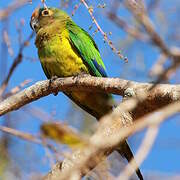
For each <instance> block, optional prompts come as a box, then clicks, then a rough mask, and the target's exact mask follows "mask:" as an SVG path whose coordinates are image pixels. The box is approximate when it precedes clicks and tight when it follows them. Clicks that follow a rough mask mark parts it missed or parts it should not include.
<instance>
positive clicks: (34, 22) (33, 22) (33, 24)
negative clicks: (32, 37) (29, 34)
mask: <svg viewBox="0 0 180 180" xmlns="http://www.w3.org/2000/svg"><path fill="white" fill-rule="evenodd" d="M38 25H39V22H38V19H36V18H35V17H33V16H32V17H31V21H30V26H31V29H32V30H33V31H36V28H37V27H38Z"/></svg>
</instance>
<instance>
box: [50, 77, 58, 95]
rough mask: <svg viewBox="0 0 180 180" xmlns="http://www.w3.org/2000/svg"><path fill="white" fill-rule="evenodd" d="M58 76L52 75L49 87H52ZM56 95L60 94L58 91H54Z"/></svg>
mask: <svg viewBox="0 0 180 180" xmlns="http://www.w3.org/2000/svg"><path fill="white" fill-rule="evenodd" d="M57 78H58V77H57V76H52V77H51V79H50V80H49V87H51V84H52V83H53V82H54V81H55V80H56V79H57ZM53 95H54V96H57V95H58V91H57V92H53Z"/></svg>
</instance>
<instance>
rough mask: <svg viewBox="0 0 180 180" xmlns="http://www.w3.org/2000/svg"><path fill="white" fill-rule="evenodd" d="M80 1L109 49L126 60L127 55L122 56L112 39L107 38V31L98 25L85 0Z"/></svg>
mask: <svg viewBox="0 0 180 180" xmlns="http://www.w3.org/2000/svg"><path fill="white" fill-rule="evenodd" d="M80 1H81V2H82V3H83V4H84V6H85V7H86V9H87V10H88V12H89V14H90V16H91V18H92V20H93V22H94V23H95V25H96V26H97V29H98V31H100V33H101V34H102V35H103V37H104V40H105V41H106V42H107V43H108V44H109V46H110V47H111V49H112V50H113V51H114V52H115V53H116V54H117V55H118V56H119V57H120V58H121V59H123V60H124V61H126V62H127V61H128V59H127V57H124V56H123V55H122V54H121V52H120V51H118V50H117V49H116V48H115V46H114V45H113V43H112V41H111V40H109V38H108V36H107V33H105V32H104V31H103V30H102V28H101V27H100V25H99V24H98V22H97V20H96V19H95V17H94V15H93V11H92V8H90V7H89V6H88V5H87V3H86V1H85V0H80Z"/></svg>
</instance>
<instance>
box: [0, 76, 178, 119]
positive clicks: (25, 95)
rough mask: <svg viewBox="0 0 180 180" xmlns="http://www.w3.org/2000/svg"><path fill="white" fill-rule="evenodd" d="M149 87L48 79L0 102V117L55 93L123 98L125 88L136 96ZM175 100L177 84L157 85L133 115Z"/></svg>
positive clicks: (121, 82) (120, 82)
mask: <svg viewBox="0 0 180 180" xmlns="http://www.w3.org/2000/svg"><path fill="white" fill-rule="evenodd" d="M151 86H152V84H150V83H138V82H134V81H128V80H123V79H119V78H98V77H92V76H85V77H68V78H59V79H57V80H55V81H53V82H52V83H51V84H50V81H49V80H44V81H39V82H37V83H36V84H34V85H32V86H30V87H28V88H26V89H24V90H22V91H21V92H19V93H17V94H15V95H13V96H11V97H9V98H7V99H5V100H4V101H2V102H1V103H0V116H2V115H4V114H6V113H8V112H10V111H13V110H17V109H19V108H20V107H22V106H24V105H26V104H28V103H31V102H33V101H35V100H37V99H40V98H41V97H44V96H47V95H49V94H51V93H55V92H57V91H71V90H73V91H75V90H77V91H93V92H95V91H99V92H108V93H113V94H119V95H122V96H124V93H126V91H127V90H129V89H131V91H133V93H134V94H135V95H138V94H141V93H142V92H145V91H147V90H149V89H150V88H151ZM179 99H180V85H170V84H159V85H157V86H156V88H154V90H153V91H151V93H150V94H149V95H148V97H147V99H146V101H145V102H143V106H139V107H138V108H137V109H136V113H137V114H138V113H139V114H141V113H145V112H150V111H152V110H154V109H156V108H157V107H161V106H164V105H166V104H169V103H170V102H172V101H175V100H179Z"/></svg>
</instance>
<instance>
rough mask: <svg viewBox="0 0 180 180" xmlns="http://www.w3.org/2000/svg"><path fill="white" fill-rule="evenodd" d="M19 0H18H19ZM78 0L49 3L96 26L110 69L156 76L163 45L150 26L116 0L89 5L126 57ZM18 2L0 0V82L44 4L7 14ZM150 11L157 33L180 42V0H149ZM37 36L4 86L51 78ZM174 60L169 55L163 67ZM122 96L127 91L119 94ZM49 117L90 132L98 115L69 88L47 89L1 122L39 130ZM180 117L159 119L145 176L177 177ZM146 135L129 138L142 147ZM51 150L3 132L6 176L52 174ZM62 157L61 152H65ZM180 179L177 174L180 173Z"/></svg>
mask: <svg viewBox="0 0 180 180" xmlns="http://www.w3.org/2000/svg"><path fill="white" fill-rule="evenodd" d="M19 2H20V1H19ZM79 2H80V1H78V0H72V1H71V0H61V1H60V0H54V1H51V0H47V1H46V3H47V5H48V6H54V7H59V8H62V9H63V10H65V11H66V12H67V13H68V14H69V15H72V13H73V17H72V19H73V20H74V21H75V22H76V23H77V24H78V25H79V26H81V27H82V28H83V29H85V30H86V31H88V33H89V34H91V35H92V36H93V38H94V40H95V42H96V44H97V45H98V47H99V49H100V53H101V56H102V59H103V60H104V63H105V66H106V69H107V72H108V76H110V77H120V78H123V79H128V80H134V81H138V82H152V81H154V79H155V78H154V77H153V76H152V75H151V71H152V69H153V67H154V66H153V65H154V63H155V62H156V61H157V60H158V59H159V58H160V50H159V49H158V48H157V47H155V46H154V45H153V44H152V43H151V41H150V39H149V37H148V34H147V33H146V32H145V31H144V29H143V28H142V26H141V25H140V24H139V23H138V22H137V21H136V20H135V18H134V17H133V16H132V14H131V13H130V12H129V11H128V10H127V8H126V7H125V6H124V5H123V3H122V1H120V0H119V1H118V0H111V1H109V0H91V1H87V3H88V5H89V6H90V7H92V8H93V14H94V16H95V17H96V20H97V21H98V22H99V25H100V26H101V28H102V29H103V31H104V32H106V33H107V34H108V37H109V38H110V39H111V40H112V42H113V44H114V46H115V47H116V48H117V49H118V50H120V51H121V52H122V53H123V55H124V56H127V57H128V63H125V62H124V61H123V60H121V59H120V58H119V57H118V56H117V54H116V53H114V52H113V51H112V50H111V48H110V47H109V45H108V44H107V43H104V40H103V36H102V35H101V33H99V32H97V27H96V26H95V25H94V24H93V23H92V19H91V17H90V15H89V13H88V11H87V9H86V8H85V7H84V5H83V4H80V3H79ZM15 3H18V1H15V0H14V1H13V0H1V1H0V83H2V82H3V81H4V79H5V78H6V77H7V74H8V72H9V69H10V67H11V66H12V64H13V61H14V59H15V58H16V56H17V55H18V53H19V50H20V47H21V44H22V43H23V42H24V41H25V40H27V39H28V37H29V36H30V34H31V33H32V30H31V28H30V25H29V22H30V17H31V14H32V12H33V11H34V9H35V8H36V7H39V6H42V4H41V2H40V0H33V1H32V2H31V3H30V2H29V3H25V4H24V5H22V6H19V7H17V8H16V9H15V10H13V12H10V13H9V15H8V16H6V17H4V18H2V17H3V16H1V15H2V14H1V13H2V12H3V10H5V9H6V8H8V7H9V6H12V5H14V4H15ZM145 4H146V8H147V11H148V15H149V17H150V18H151V20H152V21H153V23H154V26H155V29H156V31H157V32H158V34H159V35H160V36H161V37H162V38H163V40H164V42H165V43H166V45H168V46H180V24H179V18H180V3H179V0H146V1H145ZM77 7H78V8H77ZM130 29H136V30H138V32H140V34H139V35H138V36H136V37H133V36H131V35H130V33H127V31H129V30H130ZM34 41H35V37H34V36H33V37H32V38H31V39H30V41H28V43H26V46H25V47H24V49H23V51H22V55H23V58H22V61H21V62H20V63H19V64H18V65H17V66H16V68H15V70H14V71H13V74H12V76H11V78H10V80H9V82H8V87H7V89H6V91H5V94H6V93H8V92H10V91H11V90H12V89H13V88H14V87H17V86H18V87H19V88H20V89H21V88H22V89H23V88H25V87H28V86H30V85H31V84H34V83H35V82H37V81H40V80H44V79H46V77H45V75H44V73H43V70H42V68H41V65H40V62H39V59H38V56H37V49H36V47H35V45H34ZM166 66H169V61H167V62H166V63H165V67H166ZM179 80H180V79H179V72H178V71H177V72H176V74H173V76H171V78H170V80H169V83H179ZM115 98H116V101H117V102H120V101H121V97H120V96H115ZM45 121H60V122H63V123H66V124H68V125H70V126H71V127H73V128H75V129H76V130H77V131H80V132H81V133H85V134H87V135H89V134H92V133H93V131H94V126H95V124H96V120H95V119H94V118H93V117H92V116H90V115H88V114H87V113H85V112H84V111H82V110H81V109H80V108H79V107H77V106H76V105H75V104H74V103H72V101H70V100H69V99H68V98H67V97H66V96H65V95H64V94H62V93H59V94H58V96H53V95H49V96H47V97H44V98H41V99H40V100H38V101H35V102H33V103H31V104H29V105H26V106H24V107H23V108H21V109H20V110H18V111H15V112H12V113H9V114H7V115H5V116H3V117H0V124H1V125H2V126H8V127H11V128H13V129H17V130H20V131H23V132H26V133H30V134H34V135H39V134H40V126H41V124H42V123H44V122H45ZM179 128H180V121H179V115H177V116H174V117H172V118H170V119H169V120H168V121H166V122H165V123H163V124H161V126H160V131H159V134H158V137H157V139H156V141H155V144H154V145H153V147H152V149H151V151H150V153H149V155H148V156H147V158H146V160H145V161H144V162H143V164H142V165H141V170H142V173H143V174H144V175H145V177H146V179H152V178H153V179H159V178H160V177H163V178H164V179H172V178H174V179H176V177H178V176H179V175H180V165H179V162H180V156H179V152H180V143H179V142H180V133H179V132H180V131H179ZM143 137H144V132H141V133H138V134H135V135H134V136H133V137H130V138H129V144H130V146H131V148H132V150H133V152H136V150H137V149H138V146H139V145H140V143H141V141H142V139H143ZM53 145H54V146H56V147H57V148H58V149H59V151H62V152H66V151H69V150H68V147H67V146H65V145H57V144H53ZM58 158H59V157H58ZM55 159H56V158H55V157H54V154H53V153H52V152H49V150H47V148H44V147H43V146H41V145H37V144H34V143H32V142H28V141H25V140H22V139H19V138H17V137H15V136H12V135H8V134H6V133H4V132H0V179H1V177H2V179H31V178H32V177H35V176H38V175H43V174H46V173H47V172H48V171H49V170H50V168H51V165H52V164H54V162H55ZM59 159H61V157H60V158H59ZM111 161H112V162H111V163H110V166H111V168H112V169H113V170H115V169H116V168H114V166H115V164H116V163H117V162H116V160H115V158H114V159H113V158H111ZM177 179H178V178H177Z"/></svg>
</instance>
